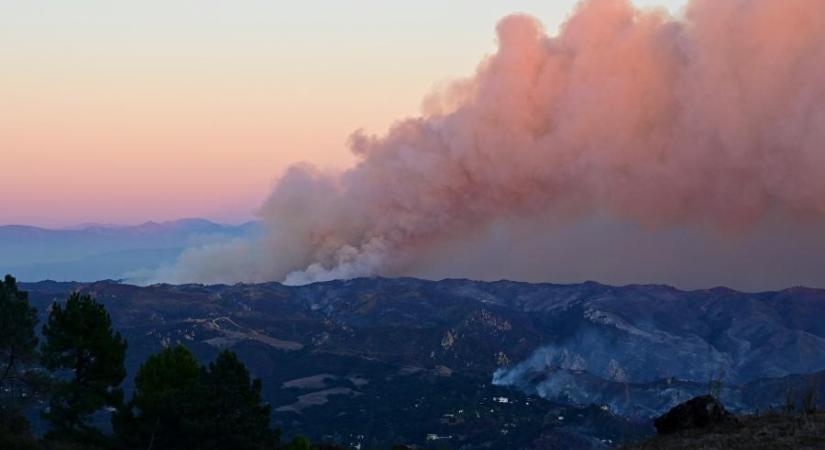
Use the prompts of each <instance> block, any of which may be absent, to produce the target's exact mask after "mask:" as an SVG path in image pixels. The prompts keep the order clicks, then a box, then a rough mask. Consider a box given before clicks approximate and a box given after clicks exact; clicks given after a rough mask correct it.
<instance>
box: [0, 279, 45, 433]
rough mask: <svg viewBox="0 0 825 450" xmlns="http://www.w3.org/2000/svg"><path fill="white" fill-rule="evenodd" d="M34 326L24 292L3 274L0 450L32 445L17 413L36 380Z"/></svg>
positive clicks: (0, 291) (0, 292)
mask: <svg viewBox="0 0 825 450" xmlns="http://www.w3.org/2000/svg"><path fill="white" fill-rule="evenodd" d="M36 323H37V310H35V308H33V307H32V306H31V305H30V304H29V297H28V293H27V292H25V291H20V290H19V289H18V288H17V281H16V280H15V279H14V277H12V276H11V275H6V277H5V280H0V448H13V447H21V448H22V447H24V445H23V442H24V441H25V442H28V444H29V445H32V442H33V437H32V436H31V435H30V433H29V432H28V423H27V422H26V419H25V418H24V417H23V416H22V414H21V410H22V408H23V406H24V405H25V403H26V402H27V401H28V400H30V399H31V398H32V394H33V391H34V389H33V388H34V385H33V382H34V381H36V376H35V374H34V373H33V372H32V371H31V370H30V369H31V363H32V361H33V360H34V358H35V356H36V348H37V337H36V336H35V333H34V326H35V324H36ZM12 443H13V444H12Z"/></svg>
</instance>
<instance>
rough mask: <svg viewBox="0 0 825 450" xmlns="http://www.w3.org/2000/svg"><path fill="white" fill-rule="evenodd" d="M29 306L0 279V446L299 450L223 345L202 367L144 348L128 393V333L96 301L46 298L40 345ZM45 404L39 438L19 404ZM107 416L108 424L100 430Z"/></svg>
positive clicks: (301, 443) (175, 350) (178, 349)
mask: <svg viewBox="0 0 825 450" xmlns="http://www.w3.org/2000/svg"><path fill="white" fill-rule="evenodd" d="M36 324H37V314H36V310H35V308H33V307H32V306H31V305H30V304H29V301H28V295H27V293H26V292H22V291H20V290H19V289H18V288H17V283H16V281H15V279H14V278H13V277H11V276H6V278H5V280H3V281H0V448H3V449H31V450H42V449H47V450H69V449H72V450H104V449H106V450H108V449H124V450H131V449H152V450H164V449H180V448H196V449H204V450H209V449H215V450H218V449H227V448H232V449H237V450H259V449H260V450H264V449H283V450H304V449H307V450H309V449H316V448H322V449H323V448H325V449H333V448H335V447H331V446H320V447H319V446H316V445H313V444H312V443H311V442H310V441H309V440H307V439H305V438H300V437H297V438H294V439H293V440H292V441H291V442H288V443H280V439H279V438H280V430H275V429H272V428H271V427H270V406H269V405H267V404H265V403H264V402H263V401H262V398H261V390H262V386H261V382H260V380H257V379H253V378H252V377H251V376H250V373H249V371H248V370H247V368H246V366H245V365H244V364H243V363H242V362H241V361H240V360H239V359H238V357H237V356H236V355H235V354H234V353H233V352H231V351H224V352H222V353H221V354H220V355H218V357H217V359H216V360H215V361H213V362H211V363H209V364H208V365H206V366H200V365H199V364H198V361H197V360H196V359H195V356H194V355H193V354H192V353H191V352H190V351H189V350H188V349H186V348H185V347H183V346H181V345H177V346H174V347H168V348H165V349H163V350H162V351H161V352H160V353H158V354H155V355H152V356H150V357H149V358H148V359H147V360H146V361H145V362H144V363H143V365H142V366H141V367H140V370H139V371H138V373H137V375H136V377H135V390H134V393H133V394H132V397H131V399H129V400H128V401H126V400H125V399H124V396H123V391H122V389H121V383H122V382H123V380H124V379H125V378H126V369H125V367H124V358H125V354H126V349H127V342H126V340H125V339H124V338H123V337H122V336H121V335H120V333H118V332H117V331H115V330H114V329H113V327H112V320H111V318H110V316H109V314H108V313H107V312H106V309H105V308H104V306H103V305H102V304H100V303H98V302H97V301H96V300H95V299H94V298H92V297H91V296H88V295H80V294H77V293H75V294H72V295H70V296H69V298H68V299H67V300H66V301H65V302H63V303H55V304H53V305H52V306H51V308H50V312H49V316H48V321H47V323H46V324H45V325H44V326H43V328H42V337H43V343H42V345H41V346H40V348H39V351H38V347H37V344H38V339H37V334H36V329H35V327H36ZM35 399H37V400H41V401H45V402H47V403H48V408H46V410H45V411H44V412H43V418H44V419H45V420H46V421H47V422H48V424H49V430H48V431H47V432H46V433H45V435H44V436H43V437H42V438H38V437H36V436H35V435H34V434H33V433H32V431H31V430H30V428H29V424H28V421H27V420H26V418H25V415H24V412H25V410H26V407H27V406H28V405H30V402H32V401H33V400H35ZM107 412H112V414H110V416H111V421H112V430H113V431H112V432H110V433H108V432H104V431H103V430H101V429H100V428H99V423H98V422H99V420H98V421H96V420H95V418H96V417H100V416H101V414H103V415H105V413H107Z"/></svg>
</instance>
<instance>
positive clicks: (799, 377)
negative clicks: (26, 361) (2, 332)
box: [23, 278, 825, 449]
mask: <svg viewBox="0 0 825 450" xmlns="http://www.w3.org/2000/svg"><path fill="white" fill-rule="evenodd" d="M23 288H25V289H27V290H29V291H30V292H31V298H32V301H33V302H34V303H35V305H36V306H37V307H38V309H39V310H40V311H41V312H43V311H45V310H46V308H47V307H48V305H49V304H50V303H51V302H52V301H55V300H60V299H62V298H64V297H65V296H66V295H67V294H68V293H69V292H72V291H81V292H88V293H90V294H92V295H94V296H96V297H97V298H98V299H100V300H101V301H102V302H103V303H104V304H105V305H106V307H107V309H108V310H109V311H110V312H111V314H112V318H113V320H114V322H115V325H116V327H117V328H118V329H119V330H121V331H122V332H123V333H124V335H125V336H126V337H127V339H128V340H129V346H130V347H129V348H130V350H129V354H128V364H129V366H130V373H134V370H135V369H136V367H137V365H138V364H139V363H140V362H141V361H142V360H143V359H145V357H146V356H148V354H150V353H151V352H154V351H157V350H158V349H160V348H162V347H163V346H166V345H171V344H174V343H176V342H182V343H184V344H185V345H187V346H188V347H190V348H191V349H193V351H195V353H196V354H197V355H198V356H199V357H201V358H202V359H203V360H208V359H209V358H211V357H214V355H215V353H216V352H217V351H218V350H219V349H222V348H231V349H232V350H234V351H236V352H238V354H239V355H240V356H241V358H242V359H243V360H244V361H245V362H246V363H247V364H248V365H249V366H250V368H251V370H252V371H253V373H254V374H255V375H256V376H258V377H261V378H262V379H263V381H264V392H265V395H266V396H267V401H269V402H270V403H271V404H272V405H273V409H274V411H275V414H274V417H275V421H276V423H278V424H283V425H284V428H286V429H290V430H295V432H299V433H305V434H308V435H311V436H313V437H315V438H323V437H324V436H325V433H329V432H330V430H329V424H331V423H335V424H336V430H335V431H336V432H338V433H340V435H337V437H335V436H333V438H334V439H332V440H336V441H339V442H353V441H351V440H349V439H351V438H353V436H359V435H363V436H371V437H372V438H374V439H375V441H374V442H373V444H375V445H377V444H378V443H387V442H391V441H393V439H392V436H403V437H404V438H405V440H403V441H401V442H404V443H417V444H419V445H426V444H427V442H426V441H425V439H424V438H425V436H426V435H427V434H436V435H438V436H453V439H455V440H448V441H447V442H444V444H445V445H449V446H450V447H454V448H459V447H461V446H462V445H463V444H467V445H468V446H467V447H462V448H482V447H483V446H484V444H485V443H488V444H490V445H492V447H491V448H525V449H532V448H543V447H541V446H539V445H538V444H536V445H535V446H532V445H533V444H530V443H531V442H534V441H535V442H539V441H541V442H545V441H547V440H550V441H553V442H556V441H558V442H562V443H563V442H572V441H569V440H565V439H567V438H563V436H568V435H571V434H572V435H574V436H578V438H581V439H583V441H581V445H578V444H577V445H576V446H575V447H573V448H595V447H600V446H605V445H608V444H605V443H606V442H608V441H610V442H614V443H615V442H617V440H621V439H629V438H630V437H632V436H637V437H638V436H639V433H641V432H642V431H640V430H645V429H648V430H650V431H652V428H649V422H648V421H649V419H650V418H651V417H654V416H656V415H657V414H661V413H662V412H664V411H667V410H668V409H670V408H671V407H672V406H674V405H675V404H677V403H680V402H682V401H684V400H686V399H687V398H690V397H693V396H694V395H697V394H706V393H707V392H708V391H709V390H710V389H718V391H719V394H720V395H721V396H722V398H723V400H724V402H725V404H726V406H728V407H730V408H731V409H733V410H735V411H740V412H741V411H752V410H756V409H760V410H763V411H764V410H766V409H768V408H775V409H777V408H781V407H782V406H783V405H784V402H785V401H786V397H787V394H788V392H794V393H795V394H794V395H796V398H798V399H801V397H802V395H803V393H804V392H805V390H806V389H809V387H810V386H819V384H820V382H821V380H822V377H823V375H825V372H823V370H825V290H821V289H808V288H791V289H786V290H782V291H775V292H762V293H744V292H738V291H734V290H730V289H725V288H716V289H708V290H696V291H683V290H678V289H675V288H671V287H668V286H661V285H630V286H608V285H603V284H599V283H595V282H588V283H581V284H565V285H560V284H550V283H543V284H531V283H520V282H511V281H499V282H477V281H470V280H441V281H426V280H419V279H411V278H398V279H385V278H370V279H354V280H341V281H331V282H326V283H316V284H311V285H306V286H284V285H281V284H279V283H266V284H254V285H248V284H237V285H231V286H230V285H215V286H204V285H196V284H192V285H180V286H176V285H153V286H147V287H137V286H131V285H126V284H119V283H115V282H98V283H57V282H43V283H34V284H23ZM716 381H719V384H718V385H717V386H716V387H715V388H714V386H712V385H713V384H716ZM821 391H822V390H821V389H820V390H819V392H821ZM499 397H505V398H508V400H501V401H500V400H495V399H494V398H499ZM540 400H541V401H540ZM817 400H818V402H819V403H820V405H822V404H825V402H823V398H822V397H821V396H820V397H818V399H817ZM511 401H512V402H515V403H514V404H512V407H511V406H510V405H511V403H509V402H511ZM501 402H507V403H501ZM527 405H531V406H529V407H528V406H527ZM473 408H475V409H473ZM459 410H461V411H463V412H461V413H459ZM493 410H494V411H495V414H493V413H490V414H488V413H486V412H485V411H493ZM476 413H477V414H478V416H476V415H475V414H476ZM467 414H473V416H472V417H468V416H466V415H467ZM559 417H562V418H563V419H559ZM497 420H502V421H503V422H495V421H497ZM536 420H538V422H536ZM479 421H480V422H479ZM485 421H490V422H485ZM510 422H512V423H514V424H515V425H513V428H508V427H510V426H509V425H507V426H505V425H504V424H505V423H510ZM482 424H484V425H482ZM646 424H647V425H646ZM471 425H472V426H471ZM467 427H469V428H467ZM479 427H481V428H482V429H484V430H486V431H491V432H492V434H484V433H486V431H485V432H479V433H481V434H483V436H482V435H473V434H472V433H471V432H470V430H476V429H479ZM639 427H641V428H639ZM646 427H648V428H646ZM502 430H511V431H512V433H514V434H517V433H521V435H520V436H521V437H519V439H522V438H523V439H524V440H525V441H524V442H522V441H521V440H515V441H514V440H512V439H515V437H514V436H513V435H510V434H506V433H505V434H501V433H500V432H501V431H502ZM468 433H469V434H468ZM508 433H509V431H508ZM505 435H506V436H509V437H506V439H505ZM459 436H464V438H461V439H465V440H463V441H462V440H461V439H459ZM496 436H498V437H496ZM578 438H577V439H578ZM353 439H354V438H353ZM501 439H505V440H501ZM554 439H555V440H556V441H554ZM328 440H329V439H328ZM397 442H399V441H395V443H397ZM577 442H579V441H577ZM366 444H367V443H365V446H366ZM560 445H562V444H560ZM379 447H380V446H379ZM559 448H566V447H564V445H562V446H561V447H559Z"/></svg>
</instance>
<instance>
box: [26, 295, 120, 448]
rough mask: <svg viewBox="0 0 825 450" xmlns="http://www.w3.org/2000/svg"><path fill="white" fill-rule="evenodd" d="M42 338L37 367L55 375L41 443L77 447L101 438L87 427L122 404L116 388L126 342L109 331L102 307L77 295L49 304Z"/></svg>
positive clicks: (110, 322)
mask: <svg viewBox="0 0 825 450" xmlns="http://www.w3.org/2000/svg"><path fill="white" fill-rule="evenodd" d="M43 337H44V339H45V342H44V343H43V346H42V348H41V352H42V359H43V365H44V366H45V367H46V368H48V369H49V370H51V371H53V372H55V375H54V376H55V380H54V387H53V391H52V397H51V399H50V401H49V409H48V411H47V412H46V413H45V414H44V417H45V418H46V419H47V420H48V421H49V422H50V423H51V426H52V428H51V430H50V431H49V432H48V433H47V434H46V439H47V440H56V441H71V442H80V443H84V442H96V441H98V440H100V439H102V437H101V433H100V431H98V430H97V429H96V428H94V427H92V426H91V425H90V417H91V415H92V414H93V413H95V412H96V411H99V410H101V409H102V408H104V407H106V406H119V405H120V403H121V402H122V398H123V393H122V391H121V389H120V388H119V386H120V383H121V382H122V381H123V379H124V378H125V376H126V369H125V368H124V365H123V362H124V355H125V353H126V341H125V340H124V339H123V338H122V337H121V336H120V333H117V332H115V331H114V330H113V329H112V320H111V318H110V317H109V314H108V313H107V312H106V309H105V308H104V307H103V305H101V304H100V303H98V302H97V301H95V300H94V299H93V298H92V297H90V296H88V295H80V294H78V293H75V294H72V295H71V296H70V297H69V298H68V300H66V303H65V305H60V304H58V303H55V304H54V305H53V306H52V310H51V313H50V314H49V320H48V323H46V325H44V326H43Z"/></svg>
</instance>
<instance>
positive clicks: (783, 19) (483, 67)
mask: <svg viewBox="0 0 825 450" xmlns="http://www.w3.org/2000/svg"><path fill="white" fill-rule="evenodd" d="M496 31H497V36H498V40H497V42H498V49H497V51H496V52H495V53H494V54H492V55H490V56H489V57H487V58H486V59H485V60H483V61H482V62H481V63H480V65H479V66H478V69H477V72H476V73H475V75H474V76H472V77H470V78H467V79H464V80H459V81H457V82H455V83H452V84H451V85H450V86H448V87H447V88H445V89H442V90H440V91H438V92H436V93H434V94H433V95H431V96H430V97H429V98H428V99H426V101H425V102H424V106H423V108H422V109H423V112H422V114H421V115H420V116H419V117H412V118H407V119H404V120H400V121H398V122H396V123H395V125H394V126H392V127H391V129H390V130H389V131H388V132H387V133H386V134H384V135H380V136H376V135H369V134H365V133H364V132H356V133H355V134H353V135H352V137H351V139H350V144H349V145H350V148H351V150H352V152H353V153H354V154H355V155H357V157H358V161H357V163H356V164H355V165H354V166H353V167H352V168H350V169H348V170H345V171H343V172H338V173H327V172H323V171H321V170H319V169H317V168H314V167H313V166H310V165H296V166H294V167H292V168H290V169H289V170H288V171H287V172H286V173H285V175H284V176H283V177H282V178H281V179H280V180H279V181H278V183H277V185H276V187H275V189H274V192H272V194H271V195H270V197H269V198H268V200H267V201H266V202H265V204H264V205H263V206H262V208H261V210H260V219H261V222H262V224H263V228H264V230H265V231H264V233H263V235H262V236H260V237H257V238H254V239H248V240H238V241H233V242H227V243H223V244H218V245H211V246H207V247H202V248H196V249H190V250H189V251H187V252H186V253H185V254H184V255H183V256H182V257H181V259H180V261H179V262H178V263H177V265H176V266H175V267H171V268H167V269H166V270H165V271H164V272H163V273H162V274H161V278H165V279H171V280H174V281H206V282H211V281H273V280H275V281H286V282H288V283H306V282H312V281H319V280H328V279H335V278H350V277H356V276H368V275H399V274H416V273H420V272H422V271H423V272H426V268H424V267H422V266H424V265H426V263H425V262H426V261H430V262H433V261H434V263H435V264H437V261H438V260H439V257H438V255H439V250H438V249H439V248H443V247H445V246H451V245H452V246H455V245H459V244H456V243H461V242H472V240H473V239H475V240H476V241H479V242H481V241H485V240H487V239H488V238H490V236H491V235H492V234H495V233H494V232H493V231H490V230H494V229H495V228H496V227H497V226H503V227H505V228H506V227H508V226H509V225H500V224H512V223H519V224H521V225H520V226H521V227H522V229H523V230H527V231H526V232H527V233H530V234H532V235H542V234H545V235H547V234H552V233H554V232H555V231H556V230H558V229H563V228H564V227H565V226H566V225H565V224H574V223H578V222H581V221H593V220H602V219H604V220H606V221H608V222H610V221H612V222H616V223H621V224H626V225H627V224H629V225H630V226H633V227H636V228H637V229H640V230H645V232H647V231H649V232H650V233H654V234H655V233H670V232H677V231H678V230H698V232H700V233H708V235H710V236H716V237H713V238H712V239H717V237H718V236H737V235H741V234H743V233H748V230H751V229H754V228H758V227H760V226H762V225H761V224H764V223H766V222H772V223H773V222H791V223H820V220H821V219H823V218H825V149H823V144H824V143H825V8H824V7H823V5H822V3H821V0H782V1H776V0H730V1H719V0H692V1H691V2H690V3H689V4H688V6H687V7H686V9H685V11H684V13H683V15H682V16H680V17H678V18H677V17H674V16H671V15H669V13H668V12H667V11H666V10H664V9H637V8H635V7H634V6H633V5H632V4H631V3H630V1H629V0H589V1H583V2H582V3H581V4H580V5H579V6H578V7H577V8H576V10H575V11H574V12H573V13H572V15H571V16H570V18H569V19H568V20H567V22H566V23H565V24H564V25H563V26H562V27H561V28H560V30H559V32H558V34H556V35H549V34H548V33H547V32H546V31H545V30H544V29H543V27H542V25H541V23H540V22H539V21H538V20H537V19H535V18H532V17H529V16H525V15H513V16H509V17H506V18H504V19H503V20H501V22H500V23H499V24H498V26H497V29H496ZM622 226H625V225H622ZM674 230H676V231H674ZM491 233H492V234H491ZM511 234H512V233H511ZM820 234H821V233H820ZM434 255H435V256H434ZM491 256H492V258H493V259H494V260H492V261H488V263H489V264H491V265H494V264H497V263H499V264H500V261H498V262H497V261H495V256H494V255H491ZM505 269H506V268H505ZM548 273H552V270H550V269H548ZM448 275H449V274H448ZM516 275H517V274H516ZM640 281H641V280H640Z"/></svg>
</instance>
